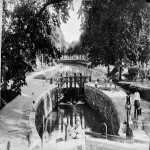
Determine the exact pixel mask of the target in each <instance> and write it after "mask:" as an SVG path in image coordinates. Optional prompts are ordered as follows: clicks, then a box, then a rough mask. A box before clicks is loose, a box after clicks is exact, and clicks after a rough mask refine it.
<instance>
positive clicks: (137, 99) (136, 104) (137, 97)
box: [134, 88, 141, 119]
mask: <svg viewBox="0 0 150 150" xmlns="http://www.w3.org/2000/svg"><path fill="white" fill-rule="evenodd" d="M140 99H141V98H140V93H139V92H138V88H136V89H135V93H134V118H135V119H136V118H138V113H137V112H138V108H139V107H140Z"/></svg>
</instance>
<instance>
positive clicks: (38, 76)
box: [34, 74, 46, 80]
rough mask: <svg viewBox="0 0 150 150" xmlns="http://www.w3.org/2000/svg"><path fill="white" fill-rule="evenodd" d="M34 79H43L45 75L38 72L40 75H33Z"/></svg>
mask: <svg viewBox="0 0 150 150" xmlns="http://www.w3.org/2000/svg"><path fill="white" fill-rule="evenodd" d="M34 79H43V80H45V79H46V76H45V75H43V74H40V75H37V76H35V77H34Z"/></svg>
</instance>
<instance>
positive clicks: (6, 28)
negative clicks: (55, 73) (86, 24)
mask: <svg viewBox="0 0 150 150" xmlns="http://www.w3.org/2000/svg"><path fill="white" fill-rule="evenodd" d="M71 4H72V0H69V1H65V0H48V1H44V0H40V1H35V0H24V1H22V0H17V1H11V0H4V1H3V27H2V29H3V30H2V50H1V51H2V52H1V56H2V79H1V81H2V82H4V85H3V87H2V88H4V89H7V88H8V82H9V80H10V79H11V80H12V84H11V87H10V88H11V90H14V91H17V92H20V87H21V86H23V85H26V80H25V78H26V73H27V72H31V71H32V70H33V68H32V66H33V65H36V55H37V54H39V53H40V54H47V55H48V56H51V57H52V58H59V57H60V56H61V53H60V49H58V47H57V44H58V40H57V39H58V37H60V41H61V42H64V41H63V35H62V32H61V31H60V29H58V28H59V27H60V24H61V20H62V21H63V22H66V21H67V19H68V17H69V13H68V10H69V9H70V8H71V6H72V5H71ZM56 30H57V32H56ZM58 30H59V32H58Z"/></svg>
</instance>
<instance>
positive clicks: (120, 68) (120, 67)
mask: <svg viewBox="0 0 150 150" xmlns="http://www.w3.org/2000/svg"><path fill="white" fill-rule="evenodd" d="M121 70H122V66H119V81H120V80H121Z"/></svg>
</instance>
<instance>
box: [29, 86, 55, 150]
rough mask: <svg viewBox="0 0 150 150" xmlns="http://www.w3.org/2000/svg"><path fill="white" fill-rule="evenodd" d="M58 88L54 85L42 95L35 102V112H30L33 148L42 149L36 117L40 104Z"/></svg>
mask: <svg viewBox="0 0 150 150" xmlns="http://www.w3.org/2000/svg"><path fill="white" fill-rule="evenodd" d="M56 87H57V86H56V85H55V86H54V85H53V87H51V88H50V89H48V90H47V91H46V92H44V93H42V94H41V95H40V96H39V97H38V98H37V99H36V100H35V108H36V110H35V112H30V114H29V126H30V128H31V134H30V142H31V148H35V147H36V148H41V146H42V143H41V138H40V136H39V134H38V132H37V129H36V125H35V116H36V111H37V108H38V106H39V104H40V102H41V101H42V100H43V97H45V96H46V95H47V94H48V93H49V92H50V91H51V90H53V89H55V88H56Z"/></svg>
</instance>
